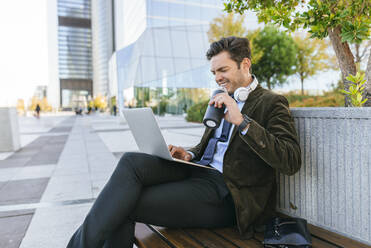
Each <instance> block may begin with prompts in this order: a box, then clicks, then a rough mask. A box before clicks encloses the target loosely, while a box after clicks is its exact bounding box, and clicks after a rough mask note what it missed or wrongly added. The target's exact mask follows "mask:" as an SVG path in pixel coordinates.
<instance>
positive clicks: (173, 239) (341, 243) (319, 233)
mask: <svg viewBox="0 0 371 248" xmlns="http://www.w3.org/2000/svg"><path fill="white" fill-rule="evenodd" d="M308 227H309V230H310V232H311V234H312V244H313V248H327V247H328V248H339V247H344V248H370V247H371V246H368V245H365V244H362V243H360V242H357V241H355V240H352V239H349V238H346V237H343V236H341V235H339V234H336V233H333V232H330V231H327V230H325V229H322V228H319V227H316V226H313V225H310V224H308ZM262 241H263V234H262V233H256V234H255V236H254V238H252V239H250V240H241V239H240V237H239V234H238V231H237V229H235V228H221V229H170V228H164V227H157V226H151V225H147V224H142V223H137V225H136V228H135V244H136V245H137V247H139V248H160V247H161V248H162V247H164V248H168V247H171V248H175V247H176V248H206V247H207V248H239V247H240V248H260V247H263V245H262Z"/></svg>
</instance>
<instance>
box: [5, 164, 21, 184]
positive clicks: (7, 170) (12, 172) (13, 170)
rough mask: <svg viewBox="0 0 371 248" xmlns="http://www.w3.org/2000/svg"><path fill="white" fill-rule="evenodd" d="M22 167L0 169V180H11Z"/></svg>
mask: <svg viewBox="0 0 371 248" xmlns="http://www.w3.org/2000/svg"><path fill="white" fill-rule="evenodd" d="M23 168H24V167H15V168H4V169H0V181H2V182H6V181H9V180H12V179H13V178H14V177H15V175H17V173H19V172H20V171H21V170H22V169H23Z"/></svg>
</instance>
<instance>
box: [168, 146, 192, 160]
mask: <svg viewBox="0 0 371 248" xmlns="http://www.w3.org/2000/svg"><path fill="white" fill-rule="evenodd" d="M168 148H169V151H170V154H171V156H172V157H173V158H177V159H182V160H185V161H191V159H192V155H191V154H190V153H189V152H187V151H186V150H185V149H184V148H183V147H180V146H173V145H168Z"/></svg>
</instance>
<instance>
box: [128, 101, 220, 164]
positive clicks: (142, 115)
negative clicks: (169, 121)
mask: <svg viewBox="0 0 371 248" xmlns="http://www.w3.org/2000/svg"><path fill="white" fill-rule="evenodd" d="M123 113H124V116H125V119H126V121H127V122H128V124H129V127H130V130H131V133H132V134H133V136H134V139H135V142H136V143H137V145H138V147H139V150H140V151H141V152H143V153H147V154H151V155H154V156H157V157H160V158H163V159H166V160H171V161H177V162H180V163H184V164H189V165H194V166H198V167H204V168H208V169H214V168H213V167H209V166H204V165H200V164H196V163H192V162H187V161H184V160H181V159H177V158H173V157H172V156H171V154H170V151H169V149H168V147H167V145H166V142H165V139H164V137H163V136H162V133H161V130H160V128H159V126H158V124H157V121H156V119H155V116H154V114H153V112H152V109H150V108H135V109H124V110H123Z"/></svg>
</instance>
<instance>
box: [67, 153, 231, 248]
mask: <svg viewBox="0 0 371 248" xmlns="http://www.w3.org/2000/svg"><path fill="white" fill-rule="evenodd" d="M135 222H143V223H148V224H153V225H158V226H165V227H199V228H211V227H224V226H232V225H234V224H235V210H234V205H233V201H232V199H231V196H230V194H229V192H228V189H227V187H226V185H225V184H224V181H223V177H222V174H221V173H220V172H219V171H216V170H210V169H205V168H197V167H194V166H190V165H185V164H181V163H177V162H173V161H167V160H163V159H161V158H158V157H155V156H151V155H147V154H143V153H125V154H124V155H123V156H122V158H121V159H120V161H119V163H118V165H117V167H116V169H115V171H114V172H113V174H112V176H111V178H110V179H109V181H108V182H107V184H106V185H105V187H104V188H103V190H102V192H101V193H100V194H99V196H98V198H97V200H96V201H95V203H94V205H93V206H92V208H91V210H90V212H89V213H88V215H87V216H86V218H85V220H84V222H83V224H82V225H81V226H80V228H79V229H78V230H77V231H76V232H75V233H74V235H73V236H72V238H71V240H70V242H69V244H68V246H67V247H69V248H72V247H76V248H77V247H81V248H82V247H84V248H95V247H99V248H100V247H106V248H107V247H120V248H124V247H132V246H133V242H134V229H135Z"/></svg>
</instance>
